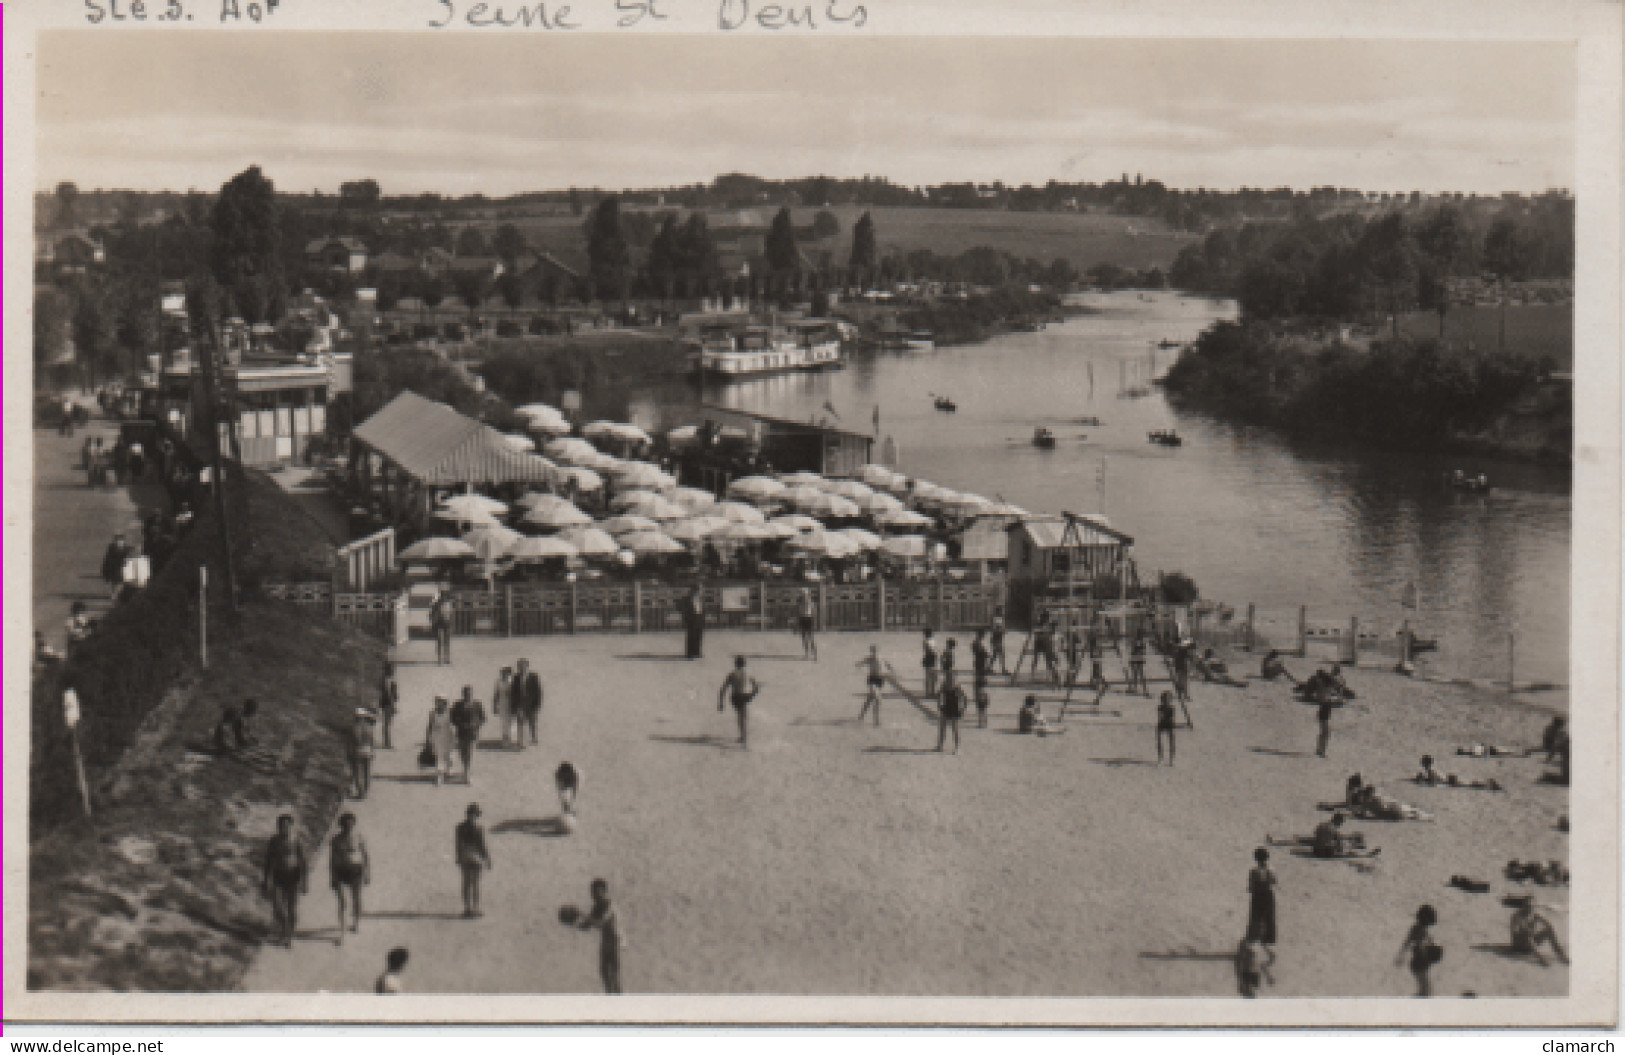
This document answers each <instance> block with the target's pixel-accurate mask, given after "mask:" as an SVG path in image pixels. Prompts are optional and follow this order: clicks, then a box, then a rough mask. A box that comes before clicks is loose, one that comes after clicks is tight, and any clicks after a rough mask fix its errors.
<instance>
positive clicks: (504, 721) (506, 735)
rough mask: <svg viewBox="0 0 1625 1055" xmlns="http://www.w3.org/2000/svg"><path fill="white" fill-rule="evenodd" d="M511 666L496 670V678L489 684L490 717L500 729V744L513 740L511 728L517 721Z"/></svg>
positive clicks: (505, 744) (504, 744) (506, 743)
mask: <svg viewBox="0 0 1625 1055" xmlns="http://www.w3.org/2000/svg"><path fill="white" fill-rule="evenodd" d="M514 703H515V701H514V691H513V668H512V667H503V668H502V669H501V670H499V671H497V680H496V682H495V683H494V684H493V685H492V686H491V718H492V720H493V721H495V722H496V723H497V728H498V729H500V730H501V731H502V744H503V746H504V747H506V746H507V745H508V744H510V743H512V742H513V729H514V726H516V725H517V724H519V722H518V714H517V711H518V708H517V707H515V706H514Z"/></svg>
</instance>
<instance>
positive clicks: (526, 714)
mask: <svg viewBox="0 0 1625 1055" xmlns="http://www.w3.org/2000/svg"><path fill="white" fill-rule="evenodd" d="M513 680H514V684H515V686H517V687H516V688H515V689H514V695H515V696H516V697H517V698H518V701H519V730H518V734H517V736H518V740H519V749H520V750H521V751H523V750H524V749H525V731H526V730H527V729H528V730H529V731H530V742H531V743H533V744H534V743H536V742H537V740H536V721H537V719H539V718H540V717H541V716H542V676H541V675H540V674H537V673H536V672H535V671H533V670H531V669H530V660H528V659H522V660H520V661H519V669H518V670H517V671H515V672H514V676H513Z"/></svg>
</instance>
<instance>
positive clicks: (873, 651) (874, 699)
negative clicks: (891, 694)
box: [854, 645, 886, 725]
mask: <svg viewBox="0 0 1625 1055" xmlns="http://www.w3.org/2000/svg"><path fill="white" fill-rule="evenodd" d="M854 666H859V667H863V668H864V674H865V675H866V677H865V682H866V683H867V685H868V687H869V692H868V695H866V696H864V698H863V709H862V710H861V711H859V712H858V721H860V722H861V721H863V718H864V715H866V714H868V713H869V708H871V707H873V708H874V711H875V724H876V725H879V724H880V690H881V689H883V688H885V686H886V676H885V674H884V673H883V668H884V664H883V663H882V662H881V659H880V646H878V645H870V646H869V654H868V655H867V656H865V657H863V658H862V659H860V660H858V661H857V663H856V664H854Z"/></svg>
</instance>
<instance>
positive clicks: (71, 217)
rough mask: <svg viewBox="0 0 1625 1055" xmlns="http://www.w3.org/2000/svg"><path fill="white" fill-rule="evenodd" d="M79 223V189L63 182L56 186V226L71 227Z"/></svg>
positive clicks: (65, 181)
mask: <svg viewBox="0 0 1625 1055" xmlns="http://www.w3.org/2000/svg"><path fill="white" fill-rule="evenodd" d="M78 222H79V187H78V185H77V184H74V183H69V182H68V181H67V180H63V181H62V182H61V183H58V184H57V185H56V225H57V226H58V227H72V226H74V225H75V224H77V223H78Z"/></svg>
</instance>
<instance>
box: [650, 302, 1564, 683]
mask: <svg viewBox="0 0 1625 1055" xmlns="http://www.w3.org/2000/svg"><path fill="white" fill-rule="evenodd" d="M1077 299H1078V301H1079V303H1081V304H1082V305H1084V306H1085V307H1088V308H1091V309H1093V310H1094V312H1095V313H1094V314H1088V315H1080V316H1076V317H1073V318H1071V319H1069V320H1067V321H1065V322H1062V323H1052V324H1050V325H1049V326H1048V327H1047V328H1045V329H1044V330H1042V331H1040V332H1036V333H1016V334H1009V335H1006V336H1002V337H997V338H994V339H992V340H989V341H985V342H982V343H980V344H975V345H966V346H961V347H954V348H941V349H938V350H937V351H935V352H930V353H913V354H910V353H875V354H862V355H859V356H857V357H856V358H855V360H854V361H853V362H852V364H851V365H850V366H849V367H848V368H847V369H845V370H842V371H837V372H832V373H824V374H812V375H801V376H788V377H780V378H773V379H767V380H763V381H759V382H747V383H744V384H736V385H731V386H719V387H708V388H707V389H706V390H705V391H704V392H703V393H700V392H699V391H698V390H695V389H692V388H691V389H688V390H686V391H682V392H674V391H670V390H661V391H644V392H640V393H638V394H637V395H636V396H635V398H634V402H633V406H632V407H631V408H629V409H630V411H631V415H632V417H633V418H634V420H637V421H638V422H639V423H640V424H645V425H646V426H655V427H662V426H668V425H672V424H678V423H682V422H687V421H692V420H694V417H695V411H696V409H697V408H696V406H695V402H696V400H697V399H704V400H705V401H709V402H715V403H720V404H723V405H727V406H732V407H737V408H741V409H748V410H755V411H760V412H763V413H770V414H776V415H781V416H784V417H790V418H800V419H807V418H809V417H812V416H815V415H816V416H828V414H829V411H828V410H827V409H825V404H826V403H827V404H828V405H829V406H830V407H833V408H834V410H835V411H836V413H837V414H838V415H839V423H840V424H842V425H844V426H845V427H847V428H849V429H853V430H855V431H862V432H869V431H871V430H872V428H873V420H874V413H875V408H876V407H878V408H879V418H880V428H879V432H880V435H881V436H882V437H887V436H889V437H891V438H892V439H894V440H895V442H896V444H897V447H898V465H899V468H901V469H902V470H903V471H904V472H907V473H909V474H910V475H913V476H919V477H923V478H925V479H928V480H932V481H935V482H937V483H940V484H943V485H945V486H947V487H951V488H955V489H957V490H968V491H973V492H977V493H979V494H984V495H989V496H1000V497H1002V498H1004V499H1006V500H1008V501H1011V502H1015V503H1016V504H1018V505H1021V506H1024V507H1026V508H1027V509H1030V510H1033V511H1035V512H1060V511H1062V510H1070V511H1073V512H1078V513H1100V512H1104V513H1105V514H1106V516H1107V517H1108V519H1109V520H1110V522H1111V524H1112V525H1113V526H1114V527H1116V528H1118V529H1119V530H1122V531H1126V532H1128V533H1129V534H1130V535H1132V536H1133V537H1134V540H1135V545H1134V550H1135V554H1136V556H1137V558H1138V559H1139V562H1140V566H1141V568H1142V575H1143V574H1144V572H1145V571H1148V570H1152V569H1160V570H1163V571H1170V572H1171V571H1176V570H1178V571H1183V572H1184V573H1186V574H1187V575H1189V576H1191V577H1192V578H1193V579H1195V580H1196V582H1197V584H1198V586H1199V587H1200V588H1201V591H1202V595H1203V596H1204V597H1208V598H1212V599H1215V600H1219V601H1223V602H1225V603H1227V604H1230V605H1233V606H1235V607H1236V608H1237V609H1244V608H1245V607H1246V606H1247V605H1248V604H1249V603H1251V604H1255V605H1257V606H1258V609H1259V612H1260V624H1261V626H1263V627H1266V628H1280V629H1284V628H1286V627H1287V626H1288V625H1289V624H1290V623H1291V622H1292V621H1293V620H1294V619H1295V613H1296V608H1297V606H1298V605H1307V606H1308V607H1309V613H1310V621H1311V622H1312V623H1328V624H1340V625H1346V624H1347V622H1348V619H1349V617H1351V616H1357V617H1359V618H1360V620H1361V625H1362V627H1365V628H1370V629H1372V630H1374V631H1377V632H1382V633H1390V632H1392V631H1393V630H1395V629H1396V628H1397V627H1398V626H1399V624H1400V621H1401V620H1402V619H1404V618H1406V617H1407V616H1409V617H1410V618H1411V620H1412V625H1413V627H1415V628H1416V629H1417V631H1418V634H1419V635H1420V636H1423V637H1437V638H1438V639H1439V652H1438V653H1437V654H1436V655H1433V656H1428V657H1425V661H1424V664H1423V666H1424V669H1425V670H1429V671H1432V672H1435V673H1440V674H1452V675H1463V676H1473V677H1484V678H1497V679H1501V678H1505V677H1506V676H1507V667H1508V655H1509V648H1511V649H1513V650H1514V652H1513V655H1514V656H1515V664H1516V677H1517V679H1518V681H1520V682H1523V681H1530V680H1538V681H1552V682H1559V683H1564V684H1566V683H1567V682H1568V680H1569V679H1568V664H1569V656H1568V641H1569V633H1568V620H1569V553H1570V543H1569V538H1570V517H1571V510H1570V490H1569V488H1570V483H1569V475H1568V473H1567V472H1566V471H1563V470H1552V469H1546V468H1539V467H1533V466H1526V465H1516V464H1509V463H1499V462H1494V461H1490V460H1486V459H1437V458H1430V457H1422V456H1409V455H1396V454H1392V453H1387V452H1372V451H1369V450H1363V449H1350V448H1326V447H1306V446H1302V445H1299V444H1295V443H1292V442H1289V441H1287V440H1286V439H1284V438H1283V437H1281V436H1279V435H1277V434H1275V433H1273V432H1271V431H1269V430H1267V429H1261V428H1253V427H1244V426H1235V425H1229V424H1226V423H1224V422H1220V421H1217V420H1214V419H1212V418H1209V417H1207V416H1205V415H1201V414H1196V413H1188V412H1180V411H1175V410H1174V409H1173V408H1171V407H1170V406H1169V405H1168V403H1167V401H1166V400H1165V399H1164V398H1163V396H1162V393H1161V390H1160V389H1157V388H1154V387H1153V388H1152V390H1151V394H1150V395H1149V396H1146V397H1144V398H1138V399H1128V398H1120V397H1119V391H1120V389H1121V388H1123V387H1125V386H1127V387H1133V386H1136V385H1144V384H1145V383H1146V382H1148V381H1149V380H1150V378H1151V377H1152V376H1154V374H1155V373H1159V372H1161V371H1163V370H1165V369H1166V368H1167V366H1168V364H1169V362H1170V361H1171V357H1172V356H1173V355H1174V354H1176V353H1175V352H1173V351H1169V350H1157V349H1155V347H1154V345H1155V343H1156V342H1157V341H1159V340H1163V339H1171V340H1175V341H1188V340H1190V339H1192V338H1194V337H1195V336H1196V335H1197V334H1198V333H1200V332H1201V331H1202V330H1203V329H1204V328H1205V327H1206V326H1207V325H1208V324H1209V323H1211V322H1212V321H1214V320H1216V319H1220V318H1229V317H1232V316H1233V314H1234V311H1235V308H1234V305H1233V304H1231V303H1229V302H1218V301H1210V300H1205V299H1201V298H1196V297H1189V296H1181V295H1180V294H1178V293H1145V294H1141V293H1132V292H1130V293H1114V294H1084V295H1081V296H1079V297H1078V298H1077ZM933 394H945V395H947V396H949V397H950V398H952V399H953V400H954V401H955V402H956V403H957V405H958V409H957V411H956V412H954V413H951V414H950V413H946V412H942V411H938V410H936V409H935V408H934V406H933V402H932V397H933ZM1086 416H1095V417H1098V418H1099V419H1100V420H1101V425H1100V426H1099V427H1085V426H1083V425H1080V424H1078V419H1079V418H1082V417H1086ZM833 420H834V419H832V421H833ZM1037 425H1047V426H1049V427H1050V428H1051V429H1052V430H1053V431H1054V432H1055V434H1056V438H1057V443H1056V446H1055V448H1054V449H1053V450H1040V449H1038V448H1036V447H1034V446H1033V445H1032V443H1031V437H1032V433H1033V429H1034V427H1035V426H1037ZM1163 428H1173V429H1177V430H1178V432H1179V434H1180V435H1181V436H1182V437H1183V438H1184V440H1185V444H1184V446H1183V447H1180V448H1165V447H1160V446H1156V445H1153V444H1151V443H1149V442H1147V438H1146V434H1147V433H1148V432H1149V431H1151V430H1153V429H1163ZM877 450H878V448H877ZM1457 467H1461V468H1466V469H1468V470H1469V471H1470V472H1473V473H1477V472H1480V471H1482V472H1485V473H1487V474H1488V475H1489V476H1490V478H1491V480H1492V483H1493V484H1494V488H1493V490H1492V491H1491V492H1490V493H1488V494H1486V495H1463V494H1458V493H1455V492H1453V491H1451V490H1448V489H1446V488H1445V487H1444V486H1443V485H1442V482H1441V477H1442V474H1443V473H1444V472H1445V471H1447V470H1449V469H1453V468H1457ZM1102 475H1103V476H1104V485H1103V486H1102V483H1101V478H1102ZM1407 584H1414V585H1415V587H1416V595H1417V602H1418V607H1417V609H1416V610H1415V611H1414V612H1406V611H1405V610H1404V609H1403V608H1402V598H1403V597H1404V595H1405V592H1406V587H1407Z"/></svg>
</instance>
